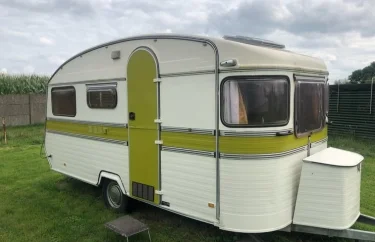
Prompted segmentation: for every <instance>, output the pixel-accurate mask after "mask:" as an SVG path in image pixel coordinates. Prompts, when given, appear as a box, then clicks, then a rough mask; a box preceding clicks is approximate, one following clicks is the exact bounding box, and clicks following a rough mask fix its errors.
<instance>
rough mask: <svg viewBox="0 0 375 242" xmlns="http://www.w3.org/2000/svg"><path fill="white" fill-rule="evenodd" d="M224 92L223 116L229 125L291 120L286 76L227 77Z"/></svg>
mask: <svg viewBox="0 0 375 242" xmlns="http://www.w3.org/2000/svg"><path fill="white" fill-rule="evenodd" d="M221 94H222V95H221V119H222V122H223V124H224V125H226V126H228V127H231V126H232V127H267V126H282V125H286V124H287V123H288V121H289V79H287V78H286V77H272V76H270V77H232V78H228V79H227V80H224V82H223V85H222V90H221Z"/></svg>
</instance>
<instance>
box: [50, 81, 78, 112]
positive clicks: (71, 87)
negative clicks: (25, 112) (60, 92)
mask: <svg viewBox="0 0 375 242" xmlns="http://www.w3.org/2000/svg"><path fill="white" fill-rule="evenodd" d="M69 88H70V89H73V90H74V98H75V112H74V115H66V114H64V115H63V114H55V112H54V111H53V101H52V94H53V90H55V89H69ZM51 112H52V115H53V116H57V117H70V118H74V117H75V116H77V92H76V88H75V87H74V86H72V85H69V86H59V87H52V88H51Z"/></svg>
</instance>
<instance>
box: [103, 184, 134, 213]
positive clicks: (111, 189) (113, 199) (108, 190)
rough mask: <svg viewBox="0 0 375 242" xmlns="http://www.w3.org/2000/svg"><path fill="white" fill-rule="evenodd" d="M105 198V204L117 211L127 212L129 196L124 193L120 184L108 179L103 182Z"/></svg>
mask: <svg viewBox="0 0 375 242" xmlns="http://www.w3.org/2000/svg"><path fill="white" fill-rule="evenodd" d="M103 198H104V203H105V205H106V206H107V207H108V208H110V209H113V210H115V211H116V212H120V213H122V212H125V210H126V209H127V206H128V200H129V198H128V197H127V196H125V194H123V193H122V191H121V188H120V186H119V184H118V183H117V182H115V181H112V180H106V181H104V184H103Z"/></svg>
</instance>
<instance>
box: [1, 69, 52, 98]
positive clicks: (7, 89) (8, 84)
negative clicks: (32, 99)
mask: <svg viewBox="0 0 375 242" xmlns="http://www.w3.org/2000/svg"><path fill="white" fill-rule="evenodd" d="M48 79H49V77H48V76H39V75H6V74H0V95H5V94H28V93H45V92H46V89H47V82H48Z"/></svg>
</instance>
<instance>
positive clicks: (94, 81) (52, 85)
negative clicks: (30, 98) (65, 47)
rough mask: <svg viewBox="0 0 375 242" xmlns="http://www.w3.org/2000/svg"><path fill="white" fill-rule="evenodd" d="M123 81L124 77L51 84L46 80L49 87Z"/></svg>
mask: <svg viewBox="0 0 375 242" xmlns="http://www.w3.org/2000/svg"><path fill="white" fill-rule="evenodd" d="M123 81H126V78H112V79H95V80H84V81H75V82H64V83H52V84H49V81H48V86H49V87H55V86H68V85H75V84H103V85H106V84H107V83H113V82H123ZM116 85H117V84H116Z"/></svg>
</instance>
